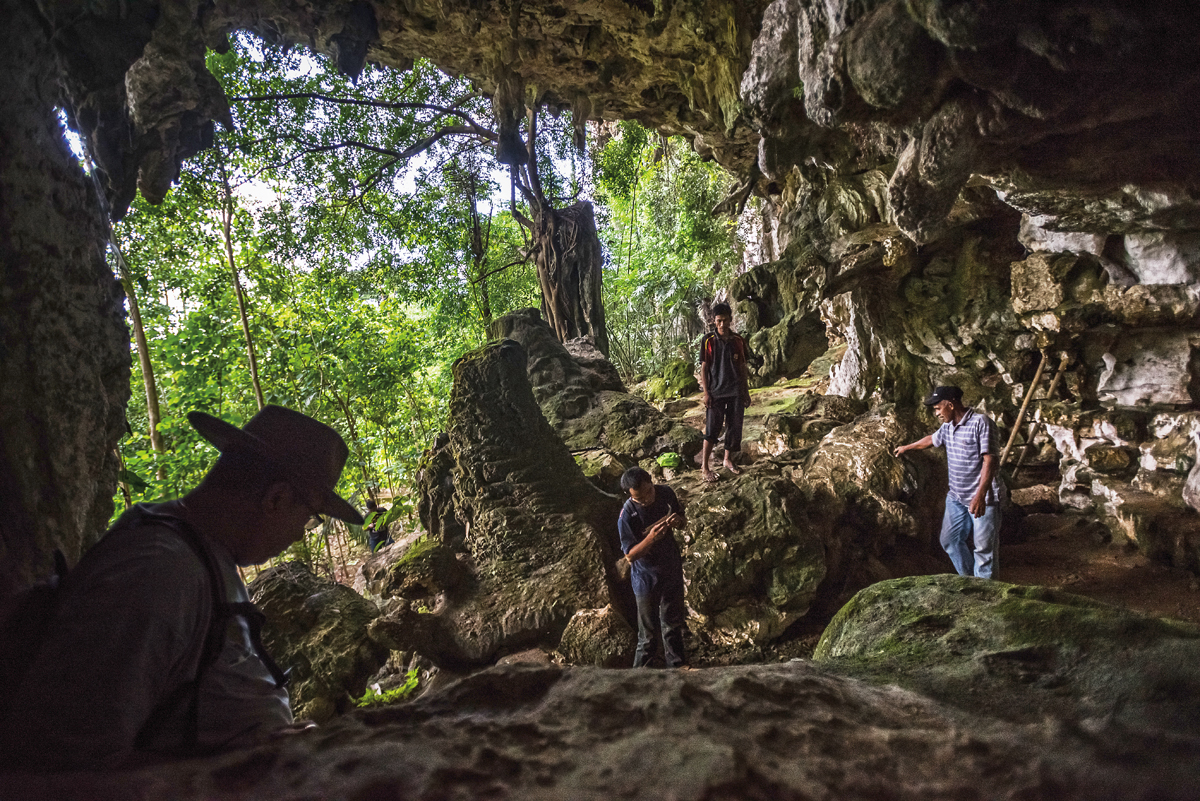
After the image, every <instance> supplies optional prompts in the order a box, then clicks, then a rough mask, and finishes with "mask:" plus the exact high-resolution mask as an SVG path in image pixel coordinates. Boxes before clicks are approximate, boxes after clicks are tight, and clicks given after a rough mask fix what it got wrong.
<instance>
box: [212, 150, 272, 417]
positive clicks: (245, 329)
mask: <svg viewBox="0 0 1200 801" xmlns="http://www.w3.org/2000/svg"><path fill="white" fill-rule="evenodd" d="M221 181H222V183H223V184H224V187H225V198H224V203H223V204H222V205H221V230H222V231H223V232H224V235H225V256H226V258H228V259H229V270H230V272H231V273H233V292H234V294H235V295H236V296H237V304H238V315H239V316H240V317H241V319H242V333H243V334H245V335H246V355H247V357H248V358H249V360H250V382H251V383H252V384H253V385H254V399H255V400H256V401H258V409H259V411H262V408H263V406H264V405H265V404H264V403H263V391H262V384H260V383H259V381H258V359H257V358H256V357H255V355H254V337H253V336H251V334H250V320H249V318H248V317H247V316H246V298H245V296H244V295H243V293H242V280H241V278H240V277H239V276H238V268H237V262H236V261H235V260H234V258H233V190H232V189H230V186H229V174H228V173H226V172H225V164H224V161H222V163H221Z"/></svg>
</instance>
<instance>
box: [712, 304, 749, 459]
mask: <svg viewBox="0 0 1200 801" xmlns="http://www.w3.org/2000/svg"><path fill="white" fill-rule="evenodd" d="M712 313H713V319H714V321H715V323H716V326H717V330H716V333H713V334H709V335H708V336H706V337H705V338H704V341H703V342H701V343H700V361H701V369H700V388H701V390H703V391H704V408H705V410H706V411H705V415H704V445H703V447H702V449H701V451H700V474H701V476H702V477H703V478H704V480H705V481H708V482H713V481H716V480H717V474H716V473H714V472H713V471H712V468H711V467H710V466H709V459H710V458H711V457H712V449H713V445H715V444H716V443H717V439H718V438H719V437H720V436H721V428H722V427H724V429H725V469H726V470H728V471H729V472H730V473H732V474H733V475H737V474H739V473H741V472H742V471H741V470H739V469H738V467H737V465H736V464H734V457H735V455H736V454H737V453H738V452H739V451H741V449H742V418H743V416H744V415H745V414H746V407H747V406H749V405H750V384H749V380H748V377H747V374H746V340H744V339H742V337H741V336H740V335H738V334H737V333H735V332H734V330H733V328H732V324H733V310H732V309H730V308H729V304H728V303H718V304H716V305H715V306H713V307H712Z"/></svg>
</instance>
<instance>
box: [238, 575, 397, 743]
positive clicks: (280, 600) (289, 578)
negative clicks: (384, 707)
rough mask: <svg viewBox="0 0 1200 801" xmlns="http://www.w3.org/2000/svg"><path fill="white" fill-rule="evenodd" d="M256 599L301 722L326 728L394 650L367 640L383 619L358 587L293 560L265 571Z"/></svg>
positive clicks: (253, 592) (266, 639)
mask: <svg viewBox="0 0 1200 801" xmlns="http://www.w3.org/2000/svg"><path fill="white" fill-rule="evenodd" d="M248 589H249V590H250V597H251V599H252V600H253V601H254V603H255V604H256V605H257V606H258V608H259V609H260V610H261V611H262V613H263V614H264V615H266V617H267V623H266V624H265V625H264V626H263V644H264V645H266V647H267V652H268V653H270V654H271V656H272V658H273V659H274V660H275V661H276V663H278V665H279V667H280V668H282V669H283V670H289V669H290V670H291V671H292V672H291V675H290V676H289V681H288V694H289V695H290V696H291V700H292V713H293V714H294V715H295V717H296V719H297V720H305V719H308V720H315V721H317V722H318V723H324V722H326V721H328V720H329V719H330V718H332V717H333V716H334V715H336V714H341V713H344V712H346V711H348V710H349V709H351V708H353V705H352V700H353V699H355V698H358V697H359V696H361V695H362V694H363V693H364V692H365V691H366V687H367V678H368V677H369V676H370V675H371V674H372V673H374V672H375V671H376V670H378V669H379V666H380V665H382V664H383V663H384V662H385V661H386V660H387V656H388V655H387V650H386V649H385V648H382V647H380V646H379V645H376V644H375V643H373V642H372V641H371V640H370V639H369V638H368V636H367V626H368V625H369V624H370V622H371V621H372V620H373V619H374V618H375V617H376V616H378V614H379V610H378V609H377V608H376V607H375V604H373V603H371V602H370V601H368V600H366V599H365V598H363V597H362V596H361V595H359V594H358V593H356V592H355V591H354V590H352V589H350V588H349V587H346V586H344V585H342V584H337V583H334V582H331V581H328V580H326V579H323V578H319V577H317V576H315V575H313V574H312V572H310V571H309V570H308V568H307V567H305V566H304V565H303V564H301V563H299V562H288V563H285V564H282V565H279V566H278V567H272V568H270V569H268V570H266V571H264V572H263V573H262V574H260V575H259V576H258V577H257V578H256V579H255V580H254V581H253V582H252V583H251V584H250V586H249V588H248Z"/></svg>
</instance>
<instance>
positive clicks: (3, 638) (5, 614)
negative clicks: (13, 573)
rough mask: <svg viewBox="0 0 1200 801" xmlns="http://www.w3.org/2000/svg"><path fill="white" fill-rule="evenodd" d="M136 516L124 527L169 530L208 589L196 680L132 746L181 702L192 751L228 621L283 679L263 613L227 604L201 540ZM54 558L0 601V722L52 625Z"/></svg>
mask: <svg viewBox="0 0 1200 801" xmlns="http://www.w3.org/2000/svg"><path fill="white" fill-rule="evenodd" d="M139 512H140V514H139V516H138V517H137V518H136V519H135V520H133V521H130V522H128V523H126V524H125V525H129V526H134V525H141V524H143V523H154V524H158V525H162V526H163V527H165V528H167V529H169V530H171V531H173V532H174V533H175V534H177V535H178V536H179V538H180V539H182V540H183V541H184V542H185V543H187V544H188V546H189V547H191V549H192V550H193V551H194V552H195V554H196V556H197V557H198V558H199V559H200V562H201V563H202V564H203V565H204V568H205V572H206V573H207V574H208V583H209V587H210V588H211V590H212V615H211V616H210V619H209V625H208V629H207V632H206V633H205V637H204V646H203V648H202V650H201V656H200V662H199V664H198V666H197V668H196V675H195V678H193V679H192V681H190V682H188V683H187V684H185V685H183V686H182V687H180V688H179V690H177V691H176V692H175V693H173V694H172V695H171V696H168V697H167V698H166V699H164V700H163V701H162V702H160V703H159V704H158V705H157V706H156V707H155V710H154V712H153V713H151V717H150V720H149V721H148V722H147V724H146V726H145V727H144V728H143V730H142V731H141V732H140V733H139V735H138V742H137V743H136V744H137V745H139V746H140V745H145V744H146V743H147V742H152V741H153V736H154V734H155V733H156V731H157V729H156V726H155V721H156V719H160V718H156V713H169V712H171V711H172V710H177V709H180V708H183V705H184V704H186V705H187V707H186V708H187V718H188V723H189V725H188V732H187V735H186V736H187V742H186V743H185V748H191V747H194V746H195V745H196V740H197V736H198V733H199V729H198V726H199V699H200V683H201V680H202V679H203V678H204V675H205V673H206V672H207V671H208V669H209V668H211V667H212V666H213V665H214V664H215V663H216V661H217V659H218V658H219V657H220V655H221V651H222V650H223V649H224V647H225V636H226V632H227V629H228V625H229V622H230V620H231V619H232V618H234V617H239V616H240V617H243V618H245V619H246V621H247V624H248V627H249V629H250V639H251V644H252V645H253V646H254V650H255V652H256V653H257V654H258V657H259V659H261V660H262V662H263V664H264V665H265V666H266V668H267V670H268V671H269V672H270V673H271V676H272V678H274V680H275V684H276V686H278V687H283V686H285V685H286V683H287V676H286V675H285V673H284V672H283V671H281V670H280V669H279V667H278V666H277V665H276V664H275V662H274V661H273V660H272V659H271V657H270V655H269V654H267V652H266V649H265V648H263V646H262V639H261V632H262V624H263V621H264V617H263V614H262V612H261V611H259V610H258V609H257V608H256V607H255V606H254V605H253V604H250V603H230V602H229V601H228V595H227V594H226V587H225V580H224V578H223V577H222V575H221V569H220V566H219V565H218V564H217V562H216V558H215V556H214V555H213V554H212V552H211V551H210V550H209V547H208V545H207V544H206V543H205V541H204V538H203V536H202V535H201V534H200V533H199V532H198V531H196V529H194V528H193V527H192V526H191V525H189V524H188V523H186V522H184V521H183V520H181V519H179V518H177V517H174V516H172V515H166V514H161V513H158V512H151V511H150V510H148V509H145V508H144V507H139ZM54 558H55V575H54V576H52V577H50V578H49V579H47V580H46V581H44V582H41V583H39V584H36V585H34V586H33V587H30V588H29V589H27V590H24V591H23V592H20V593H18V594H17V595H15V596H13V597H11V598H9V599H6V600H5V601H3V602H2V603H0V687H3V688H4V690H5V692H4V694H3V695H2V696H0V698H2V699H3V700H0V721H4V720H6V719H7V718H8V716H9V712H10V710H9V709H8V704H9V703H10V702H11V698H12V697H13V696H14V695H15V694H16V690H17V687H18V686H19V685H20V683H21V682H22V681H23V680H24V678H25V676H26V675H27V674H28V672H29V670H30V668H31V667H32V666H33V663H34V660H35V659H36V658H37V655H38V652H39V651H40V650H41V648H42V645H43V644H44V643H45V641H46V639H47V635H48V633H49V631H50V629H51V626H52V624H53V622H54V615H55V612H56V610H57V608H58V603H59V598H60V594H59V585H60V584H61V582H62V580H63V579H65V578H66V576H67V563H66V559H65V558H64V557H63V555H62V553H61V552H60V551H55V557H54Z"/></svg>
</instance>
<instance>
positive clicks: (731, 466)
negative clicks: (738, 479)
mask: <svg viewBox="0 0 1200 801" xmlns="http://www.w3.org/2000/svg"><path fill="white" fill-rule="evenodd" d="M725 469H726V470H728V471H729V472H730V473H731V474H733V475H735V476H740V475H741V474H742V471H741V469H740V468H738V466H737V465H735V464H733V463H732V462H726V463H725Z"/></svg>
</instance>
